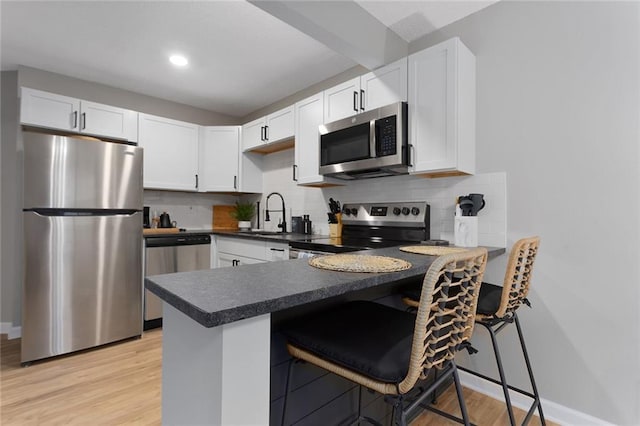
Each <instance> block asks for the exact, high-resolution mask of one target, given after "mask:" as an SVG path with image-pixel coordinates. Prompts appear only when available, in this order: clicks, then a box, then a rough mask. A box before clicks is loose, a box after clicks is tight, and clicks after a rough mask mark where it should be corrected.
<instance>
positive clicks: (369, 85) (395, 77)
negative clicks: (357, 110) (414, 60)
mask: <svg viewBox="0 0 640 426" xmlns="http://www.w3.org/2000/svg"><path fill="white" fill-rule="evenodd" d="M360 95H361V97H360V106H361V109H362V106H364V111H369V110H371V109H375V108H379V107H382V106H385V105H389V104H392V103H394V102H400V101H403V102H406V100H407V58H406V57H405V58H402V59H400V60H398V61H395V62H393V63H391V64H389V65H386V66H384V67H381V68H378V69H377V70H375V71H372V72H370V73H367V74H365V75H363V76H361V77H360Z"/></svg>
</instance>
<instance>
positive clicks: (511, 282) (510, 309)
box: [403, 237, 546, 426]
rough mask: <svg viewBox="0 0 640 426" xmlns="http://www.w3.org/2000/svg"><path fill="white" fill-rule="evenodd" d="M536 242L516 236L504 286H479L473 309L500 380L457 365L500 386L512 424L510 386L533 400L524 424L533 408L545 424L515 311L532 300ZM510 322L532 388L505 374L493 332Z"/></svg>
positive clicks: (411, 302) (408, 298)
mask: <svg viewBox="0 0 640 426" xmlns="http://www.w3.org/2000/svg"><path fill="white" fill-rule="evenodd" d="M539 246H540V238H539V237H529V238H523V239H521V240H518V241H517V242H516V243H515V244H514V245H513V247H512V249H511V253H510V254H509V262H508V264H507V269H506V272H505V276H504V282H503V286H502V287H500V286H497V285H494V284H489V283H484V282H483V283H482V285H481V286H480V296H479V299H478V308H477V312H476V323H477V324H480V325H481V326H483V327H484V328H486V329H487V331H488V332H489V336H490V337H491V343H492V345H493V351H494V354H495V358H496V364H497V366H498V374H499V375H500V380H495V379H493V378H491V377H488V376H485V375H483V374H480V373H478V372H476V371H472V370H469V369H467V368H463V367H459V369H460V370H463V371H465V372H467V373H470V374H473V375H475V376H478V377H481V378H483V379H485V380H488V381H490V382H492V383H495V384H497V385H500V386H502V391H503V393H504V398H505V403H506V406H507V412H508V414H509V422H510V424H511V425H513V426H515V424H516V421H515V417H514V414H513V406H512V404H511V398H510V396H509V389H511V390H513V391H515V392H518V393H520V394H522V395H526V396H527V397H529V398H531V399H533V403H532V405H531V407H530V408H529V410H528V412H527V415H526V417H525V419H524V421H523V424H527V423H528V422H529V420H531V417H532V416H533V414H534V413H535V411H536V409H537V410H538V414H539V415H540V421H541V423H542V424H543V425H544V424H546V423H545V420H544V414H543V412H542V405H541V403H540V394H539V393H538V388H537V386H536V382H535V379H534V377H533V370H532V368H531V361H530V360H529V354H528V352H527V347H526V345H525V342H524V335H523V333H522V328H521V327H520V321H519V320H518V315H517V313H516V311H517V309H518V308H519V307H520V306H521V305H522V304H523V303H524V304H525V305H527V306H529V307H530V306H531V304H530V303H529V301H528V300H527V295H528V293H529V287H530V285H531V273H532V271H533V263H534V261H535V258H536V255H537V254H538V247H539ZM415 292H416V290H415V289H410V290H408V291H406V292H405V293H404V298H403V301H404V302H405V303H406V304H407V305H408V306H410V307H413V306H415V305H416V304H417V303H418V300H417V299H416V297H415ZM510 324H515V326H516V329H517V331H518V338H519V340H520V347H521V349H522V354H523V356H524V361H525V364H526V367H527V372H528V374H529V380H530V381H531V389H532V392H528V391H525V390H523V389H519V388H516V387H514V386H511V385H509V384H508V383H507V379H506V377H505V373H504V368H503V366H502V358H501V355H500V349H499V347H498V341H497V338H496V335H497V334H498V333H499V332H500V331H502V330H503V329H504V328H505V327H506V326H508V325H510ZM469 351H470V352H477V351H476V350H475V349H473V348H472V347H469Z"/></svg>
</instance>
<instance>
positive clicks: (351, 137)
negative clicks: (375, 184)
mask: <svg viewBox="0 0 640 426" xmlns="http://www.w3.org/2000/svg"><path fill="white" fill-rule="evenodd" d="M319 130H320V174H322V175H326V176H331V177H335V178H340V179H363V178H372V177H381V176H392V175H399V174H406V173H407V172H408V167H407V164H408V152H407V103H406V102H398V103H395V104H391V105H387V106H384V107H381V108H377V109H374V110H371V111H366V112H363V113H361V114H358V115H354V116H353V117H348V118H344V119H342V120H338V121H334V122H333V123H329V124H324V125H321V126H320V127H319Z"/></svg>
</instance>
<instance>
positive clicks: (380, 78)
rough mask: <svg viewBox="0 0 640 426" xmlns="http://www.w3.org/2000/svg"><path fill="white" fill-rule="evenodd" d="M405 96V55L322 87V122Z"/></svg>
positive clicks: (376, 106)
mask: <svg viewBox="0 0 640 426" xmlns="http://www.w3.org/2000/svg"><path fill="white" fill-rule="evenodd" d="M406 100H407V58H402V59H400V60H398V61H395V62H393V63H391V64H389V65H385V66H383V67H380V68H378V69H377V70H375V71H372V72H370V73H367V74H365V75H362V76H360V77H356V78H353V79H351V80H349V81H345V82H344V83H342V84H339V85H337V86H334V87H332V88H331V89H327V90H325V91H324V107H325V108H324V122H325V123H330V122H332V121H336V120H340V119H341V118H346V117H350V116H352V115H355V114H358V113H360V112H363V111H368V110H371V109H374V108H378V107H381V106H385V105H389V104H392V103H394V102H399V101H406Z"/></svg>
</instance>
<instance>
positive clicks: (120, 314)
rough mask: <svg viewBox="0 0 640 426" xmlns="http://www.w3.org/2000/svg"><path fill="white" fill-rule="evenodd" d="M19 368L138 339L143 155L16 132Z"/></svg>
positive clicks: (112, 146)
mask: <svg viewBox="0 0 640 426" xmlns="http://www.w3.org/2000/svg"><path fill="white" fill-rule="evenodd" d="M24 158H25V163H24V173H25V179H24V203H25V204H24V207H25V208H24V210H23V211H24V213H23V215H24V237H25V239H24V241H25V270H24V297H23V319H22V355H21V359H22V362H23V363H25V362H29V361H33V360H37V359H42V358H47V357H51V356H56V355H61V354H65V353H69V352H73V351H77V350H81V349H86V348H90V347H93V346H98V345H102V344H106V343H110V342H114V341H117V340H122V339H126V338H129V337H134V336H138V335H140V334H141V333H142V326H141V318H142V212H141V210H142V149H141V148H137V147H134V146H129V145H123V144H115V143H110V142H103V141H95V140H82V139H77V138H73V137H64V136H53V135H44V134H37V133H29V132H25V133H24Z"/></svg>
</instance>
